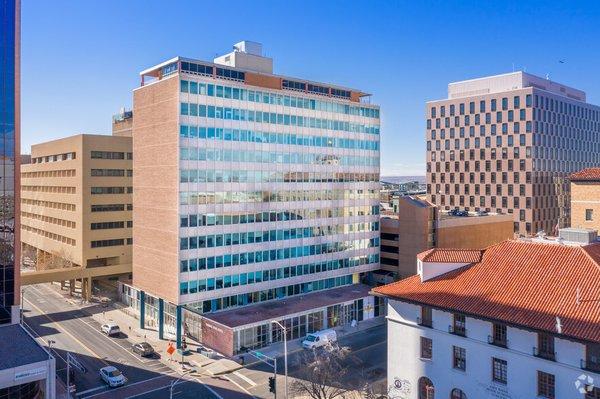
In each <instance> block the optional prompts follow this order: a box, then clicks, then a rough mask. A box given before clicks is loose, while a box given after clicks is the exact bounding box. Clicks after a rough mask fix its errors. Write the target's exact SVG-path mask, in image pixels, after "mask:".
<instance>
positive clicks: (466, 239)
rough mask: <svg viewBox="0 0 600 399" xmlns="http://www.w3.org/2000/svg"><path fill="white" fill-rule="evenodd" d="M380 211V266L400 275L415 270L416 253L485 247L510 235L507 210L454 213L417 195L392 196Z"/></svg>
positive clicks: (510, 224)
mask: <svg viewBox="0 0 600 399" xmlns="http://www.w3.org/2000/svg"><path fill="white" fill-rule="evenodd" d="M392 209H393V211H392V212H385V213H382V215H381V246H380V250H381V258H380V262H381V268H382V270H386V271H389V272H390V273H392V275H393V277H394V278H397V279H402V278H406V277H409V276H412V275H413V274H416V272H417V263H416V255H417V254H418V253H421V252H423V251H426V250H428V249H431V248H434V247H437V248H459V249H472V248H486V247H488V246H490V245H493V244H497V243H499V242H501V241H504V240H508V239H512V238H513V237H514V233H513V221H512V215H509V214H479V215H478V214H476V213H474V212H471V213H469V214H468V215H466V214H465V215H463V216H453V215H451V214H449V213H448V212H445V211H440V210H439V208H438V207H436V206H435V205H433V204H432V203H430V202H429V201H426V200H424V199H422V198H418V197H416V196H400V197H395V198H393V199H392Z"/></svg>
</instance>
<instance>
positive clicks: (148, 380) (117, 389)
mask: <svg viewBox="0 0 600 399" xmlns="http://www.w3.org/2000/svg"><path fill="white" fill-rule="evenodd" d="M159 378H170V377H169V376H166V375H159V376H156V377H152V378H149V379H147V380H143V381H137V382H134V383H133V384H126V385H123V386H120V387H118V388H114V389H113V390H112V391H111V392H116V391H119V390H121V389H125V388H129V387H133V386H136V385H139V384H143V383H146V382H150V381H153V380H156V379H159ZM103 393H104V392H100V393H97V394H94V395H91V396H86V397H85V399H87V398H93V397H94V396H98V395H102V394H103Z"/></svg>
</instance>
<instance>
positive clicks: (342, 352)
mask: <svg viewBox="0 0 600 399" xmlns="http://www.w3.org/2000/svg"><path fill="white" fill-rule="evenodd" d="M348 356H349V351H348V350H347V349H344V348H337V349H336V348H329V349H328V350H314V351H305V352H304V353H302V354H301V355H300V365H299V366H300V367H299V371H298V373H297V376H294V377H295V379H294V381H293V382H292V383H291V385H290V392H291V393H292V394H293V395H295V396H298V397H308V398H310V399H335V398H340V399H341V398H345V397H346V395H348V394H349V393H350V392H351V391H352V390H353V387H349V386H346V384H344V379H345V378H346V376H347V375H348V372H349V369H348V365H347V362H346V360H347V358H348Z"/></svg>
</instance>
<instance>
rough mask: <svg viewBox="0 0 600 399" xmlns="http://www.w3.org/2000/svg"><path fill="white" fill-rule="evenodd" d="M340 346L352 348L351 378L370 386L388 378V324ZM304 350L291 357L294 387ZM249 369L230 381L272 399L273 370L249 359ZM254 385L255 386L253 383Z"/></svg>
mask: <svg viewBox="0 0 600 399" xmlns="http://www.w3.org/2000/svg"><path fill="white" fill-rule="evenodd" d="M339 345H340V346H343V347H348V348H350V351H351V356H349V357H348V359H347V362H348V363H347V366H348V367H349V368H350V369H351V374H350V375H349V376H348V378H361V379H364V378H365V377H366V376H368V378H369V379H372V380H371V381H370V382H374V381H376V380H380V379H382V378H385V377H386V370H387V329H386V326H385V324H382V325H379V326H376V327H373V328H370V329H367V330H363V331H360V332H358V333H356V334H350V335H345V336H343V337H341V338H340V339H339ZM302 351H304V349H299V350H296V351H294V352H292V353H289V354H288V376H289V378H290V381H289V382H288V383H291V380H292V379H293V377H294V375H295V374H296V371H297V370H298V368H299V367H302V364H301V362H300V359H301V353H302ZM247 362H248V363H249V364H248V365H247V367H246V368H245V369H242V370H240V371H238V372H236V373H233V374H230V375H229V376H228V378H230V379H231V380H233V381H234V382H235V383H236V384H238V385H240V386H242V387H243V388H244V389H246V390H247V391H248V392H250V393H251V394H252V395H254V396H255V397H258V398H272V397H273V394H272V393H269V387H268V378H269V377H271V376H273V369H272V368H270V367H269V366H267V365H265V364H264V363H260V362H256V361H255V359H253V358H252V357H249V358H248V360H247ZM277 368H278V373H277V374H278V376H277V385H276V386H277V396H278V397H283V393H284V373H283V370H284V358H283V356H280V357H278V358H277ZM249 381H250V382H252V384H250V383H249Z"/></svg>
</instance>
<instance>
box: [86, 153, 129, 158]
mask: <svg viewBox="0 0 600 399" xmlns="http://www.w3.org/2000/svg"><path fill="white" fill-rule="evenodd" d="M128 154H130V153H128ZM92 159H125V153H123V152H110V151H92ZM128 159H129V158H128Z"/></svg>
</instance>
